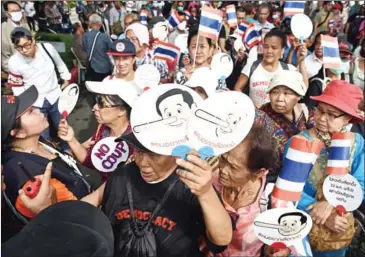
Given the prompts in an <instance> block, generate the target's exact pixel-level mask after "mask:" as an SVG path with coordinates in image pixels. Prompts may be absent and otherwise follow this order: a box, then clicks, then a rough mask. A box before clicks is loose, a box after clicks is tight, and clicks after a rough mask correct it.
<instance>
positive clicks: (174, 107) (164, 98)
mask: <svg viewBox="0 0 365 257" xmlns="http://www.w3.org/2000/svg"><path fill="white" fill-rule="evenodd" d="M194 106H195V103H194V99H193V97H192V96H191V95H190V93H189V92H187V91H184V90H181V89H177V88H174V89H171V90H169V91H167V92H166V93H164V94H162V95H161V96H159V97H158V98H157V101H156V111H157V113H158V115H160V116H161V118H162V119H168V118H172V117H176V121H174V122H172V123H169V124H168V125H169V126H173V127H180V126H182V125H183V124H185V123H186V121H187V120H188V118H189V116H190V112H191V109H192V108H194Z"/></svg>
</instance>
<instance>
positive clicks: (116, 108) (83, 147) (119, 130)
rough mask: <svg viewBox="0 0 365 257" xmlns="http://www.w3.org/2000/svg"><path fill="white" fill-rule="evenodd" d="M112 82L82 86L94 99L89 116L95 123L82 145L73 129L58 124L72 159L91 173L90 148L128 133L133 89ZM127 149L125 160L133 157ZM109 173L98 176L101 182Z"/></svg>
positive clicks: (126, 84) (65, 124) (59, 133)
mask: <svg viewBox="0 0 365 257" xmlns="http://www.w3.org/2000/svg"><path fill="white" fill-rule="evenodd" d="M121 83H122V82H120V81H116V80H108V81H105V82H90V81H88V82H86V86H87V88H88V90H89V91H90V92H92V93H94V94H96V95H95V105H94V107H93V112H94V115H95V118H96V120H97V122H98V124H99V125H98V127H97V130H96V131H95V134H94V135H93V136H92V137H91V138H90V139H89V140H87V141H86V142H84V143H82V144H81V143H80V142H79V141H78V140H77V139H76V138H75V133H74V130H73V128H72V127H71V126H70V125H69V124H67V122H66V121H64V122H62V123H61V124H60V126H59V129H58V136H59V137H60V138H62V139H63V140H65V141H66V142H67V143H68V144H69V146H70V148H71V150H72V152H73V153H74V154H75V156H76V158H77V159H78V160H79V161H80V162H82V163H83V164H84V165H85V166H87V167H90V168H93V169H95V167H94V164H93V163H92V161H91V153H92V149H93V146H94V145H95V144H96V143H97V142H99V141H100V140H102V139H104V138H107V137H119V136H121V135H124V134H129V133H131V127H130V124H129V117H130V113H131V107H130V105H131V103H132V101H133V99H134V97H136V96H137V91H136V89H135V87H134V86H133V85H131V84H128V83H126V82H124V83H125V84H124V85H123V83H122V84H121ZM128 147H129V156H128V158H129V157H130V156H131V155H132V154H133V147H131V146H128ZM108 174H110V173H102V176H103V179H102V180H103V181H105V180H106V178H107V177H108Z"/></svg>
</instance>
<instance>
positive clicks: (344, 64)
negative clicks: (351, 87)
mask: <svg viewBox="0 0 365 257" xmlns="http://www.w3.org/2000/svg"><path fill="white" fill-rule="evenodd" d="M341 69H342V70H343V71H344V72H345V73H348V72H349V70H350V61H345V62H342V64H341Z"/></svg>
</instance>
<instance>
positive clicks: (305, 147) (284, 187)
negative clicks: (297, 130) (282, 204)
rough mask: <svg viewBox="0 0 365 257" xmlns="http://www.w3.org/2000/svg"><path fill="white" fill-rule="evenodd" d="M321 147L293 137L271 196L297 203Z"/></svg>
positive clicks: (316, 143)
mask: <svg viewBox="0 0 365 257" xmlns="http://www.w3.org/2000/svg"><path fill="white" fill-rule="evenodd" d="M322 147H323V144H322V143H321V142H319V141H315V142H311V141H309V140H307V139H305V138H301V137H293V138H292V140H291V142H290V146H289V149H288V152H287V154H286V156H285V159H284V162H283V168H282V169H281V171H280V174H279V177H278V178H277V180H276V183H275V186H274V189H273V191H272V196H273V197H275V198H276V199H278V200H284V201H299V200H300V197H301V195H302V192H303V187H304V185H305V182H306V181H307V178H308V175H309V172H310V171H311V170H312V168H313V165H314V164H315V162H316V160H317V157H318V155H319V153H320V151H321V149H322Z"/></svg>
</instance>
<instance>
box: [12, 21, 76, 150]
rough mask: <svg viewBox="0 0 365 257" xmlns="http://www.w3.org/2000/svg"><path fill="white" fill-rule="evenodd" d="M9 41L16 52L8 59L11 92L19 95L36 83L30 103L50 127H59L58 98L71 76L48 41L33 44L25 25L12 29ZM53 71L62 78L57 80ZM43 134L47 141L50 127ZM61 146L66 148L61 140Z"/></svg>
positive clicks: (33, 41) (33, 40)
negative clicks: (31, 102)
mask: <svg viewBox="0 0 365 257" xmlns="http://www.w3.org/2000/svg"><path fill="white" fill-rule="evenodd" d="M11 40H12V43H13V44H14V48H15V49H16V50H17V52H16V53H15V54H14V55H13V56H11V57H10V59H9V77H8V85H9V86H10V87H11V89H12V90H13V93H14V95H20V94H21V93H23V92H24V91H25V90H26V89H27V88H29V87H31V86H32V85H35V86H36V87H37V90H38V92H39V97H38V99H37V101H35V103H34V104H33V106H34V107H37V108H39V109H40V111H41V112H42V113H43V114H44V115H45V117H46V118H48V117H49V118H50V120H51V121H52V123H53V126H54V127H55V128H58V125H59V122H60V120H61V114H60V112H59V111H58V99H59V97H60V95H61V89H63V88H66V87H67V86H68V80H70V79H71V74H70V72H69V71H68V69H67V66H66V65H65V63H64V62H63V61H62V59H61V57H60V55H59V54H58V52H57V51H56V49H55V48H54V47H53V46H52V45H51V44H49V43H44V44H40V43H36V41H35V39H34V38H33V37H32V34H31V33H30V31H29V30H27V29H25V28H22V27H19V28H15V29H14V30H13V32H12V33H11ZM56 70H58V72H59V74H60V79H61V80H62V81H58V78H57V72H56ZM61 83H62V84H61ZM42 136H43V137H44V139H46V140H50V134H49V130H46V131H45V132H44V133H43V134H42ZM61 148H63V150H65V149H68V147H67V145H66V144H64V143H63V144H61Z"/></svg>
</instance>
